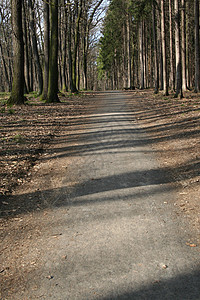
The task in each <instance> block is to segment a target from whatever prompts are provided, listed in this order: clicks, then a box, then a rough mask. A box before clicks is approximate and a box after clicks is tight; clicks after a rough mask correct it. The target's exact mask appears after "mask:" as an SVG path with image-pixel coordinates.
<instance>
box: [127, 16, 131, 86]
mask: <svg viewBox="0 0 200 300" xmlns="http://www.w3.org/2000/svg"><path fill="white" fill-rule="evenodd" d="M126 27H127V59H128V88H131V86H132V82H131V81H132V80H131V77H132V76H131V75H132V71H131V35H130V16H129V12H127V13H126Z"/></svg>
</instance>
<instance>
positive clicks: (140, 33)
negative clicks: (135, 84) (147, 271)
mask: <svg viewBox="0 0 200 300" xmlns="http://www.w3.org/2000/svg"><path fill="white" fill-rule="evenodd" d="M143 35H144V34H143V20H141V21H140V27H139V40H140V88H141V89H144V47H143V46H144V45H143Z"/></svg>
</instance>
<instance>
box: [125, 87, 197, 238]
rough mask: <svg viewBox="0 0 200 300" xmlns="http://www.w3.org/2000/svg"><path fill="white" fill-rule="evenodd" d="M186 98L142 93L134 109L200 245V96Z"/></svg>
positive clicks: (181, 210)
mask: <svg viewBox="0 0 200 300" xmlns="http://www.w3.org/2000/svg"><path fill="white" fill-rule="evenodd" d="M184 96H185V97H184V98H183V99H176V98H174V97H173V95H171V96H168V97H166V96H161V94H157V95H155V94H154V93H153V92H152V91H151V92H149V91H144V92H141V91H138V92H136V95H134V97H133V100H132V101H130V105H131V106H132V108H133V110H134V111H137V120H138V122H139V123H140V124H141V125H142V126H143V128H144V129H145V131H146V132H147V134H149V135H150V136H151V140H152V147H153V149H155V152H157V157H158V159H159V162H160V165H161V166H162V167H164V168H165V169H166V170H167V171H168V172H170V173H171V176H172V177H173V178H174V183H175V184H176V186H177V187H178V189H179V197H178V200H177V203H176V204H177V206H178V207H179V208H180V214H183V216H184V217H185V218H187V219H188V222H189V223H190V225H191V227H193V229H195V231H196V232H197V233H198V241H199V243H200V95H199V94H195V93H191V92H187V93H185V95H184Z"/></svg>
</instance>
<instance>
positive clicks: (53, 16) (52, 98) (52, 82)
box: [46, 0, 60, 103]
mask: <svg viewBox="0 0 200 300" xmlns="http://www.w3.org/2000/svg"><path fill="white" fill-rule="evenodd" d="M50 32H51V35H50V51H49V52H50V53H49V85H48V95H47V100H46V102H48V103H53V102H60V100H59V98H58V0H51V2H50Z"/></svg>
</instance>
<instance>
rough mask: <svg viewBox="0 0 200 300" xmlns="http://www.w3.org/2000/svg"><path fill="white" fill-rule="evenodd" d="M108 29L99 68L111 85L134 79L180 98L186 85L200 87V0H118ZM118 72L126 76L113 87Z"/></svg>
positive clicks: (108, 17)
mask: <svg viewBox="0 0 200 300" xmlns="http://www.w3.org/2000/svg"><path fill="white" fill-rule="evenodd" d="M127 9H128V13H129V16H130V17H129V23H126V17H127ZM193 25H194V26H193ZM102 33H103V36H102V38H101V40H100V49H99V59H98V64H99V67H98V69H99V76H100V77H101V78H104V80H105V81H106V83H104V86H106V87H107V88H113V87H114V88H116V89H118V88H127V87H128V88H130V87H131V84H130V82H134V83H135V85H136V86H137V87H138V88H141V89H143V88H147V87H153V86H154V88H155V93H157V92H158V90H159V89H160V90H163V92H164V94H166V95H167V94H168V88H169V89H171V90H174V91H175V96H178V95H180V97H182V91H185V90H186V89H191V88H195V91H197V92H198V91H199V84H200V74H199V68H200V67H199V54H200V49H199V0H147V1H145V0H134V1H133V0H132V1H131V0H130V1H122V0H112V1H111V3H110V5H109V9H108V11H107V14H106V17H105V20H104V24H103V30H102ZM129 36H130V37H129ZM125 40H129V42H130V47H129V48H127V43H126V42H125ZM128 49H129V51H130V55H128V51H127V50H128ZM128 57H130V58H131V64H130V65H131V67H132V69H131V72H130V74H131V80H130V81H129V83H128V84H127V76H128V73H127V60H128ZM116 58H117V59H116ZM122 66H123V68H122ZM116 73H118V74H120V76H118V81H117V82H116V81H115V83H116V84H115V85H114V86H113V77H115V74H116Z"/></svg>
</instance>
